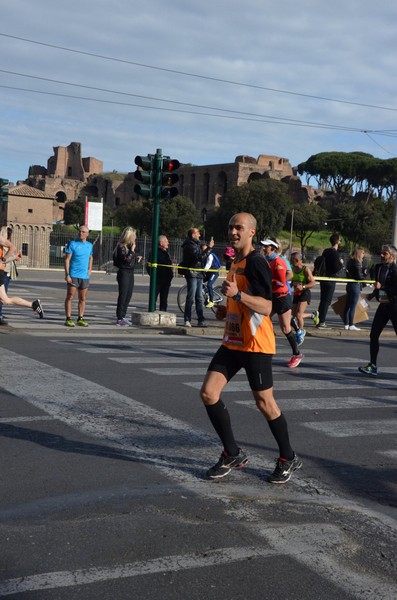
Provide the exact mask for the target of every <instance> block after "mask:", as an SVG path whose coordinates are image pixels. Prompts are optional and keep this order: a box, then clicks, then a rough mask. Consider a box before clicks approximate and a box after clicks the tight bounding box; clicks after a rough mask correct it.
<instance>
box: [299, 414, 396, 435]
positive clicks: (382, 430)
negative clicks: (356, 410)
mask: <svg viewBox="0 0 397 600" xmlns="http://www.w3.org/2000/svg"><path fill="white" fill-rule="evenodd" d="M302 426H303V427H307V428H308V429H313V430H314V431H319V432H320V433H322V434H324V435H327V436H328V437H336V438H342V437H357V436H360V435H365V436H369V435H382V436H383V435H395V434H396V433H397V419H392V420H387V421H386V420H385V419H383V420H382V419H379V420H377V421H361V420H360V421H358V420H357V421H323V422H321V423H302Z"/></svg>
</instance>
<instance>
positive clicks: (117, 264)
mask: <svg viewBox="0 0 397 600" xmlns="http://www.w3.org/2000/svg"><path fill="white" fill-rule="evenodd" d="M117 249H118V246H116V247H115V249H114V250H113V266H114V267H120V266H121V265H120V257H119V254H118V252H117Z"/></svg>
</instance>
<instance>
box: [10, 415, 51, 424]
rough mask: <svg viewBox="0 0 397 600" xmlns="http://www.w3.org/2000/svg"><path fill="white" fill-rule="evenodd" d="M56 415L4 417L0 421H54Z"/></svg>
mask: <svg viewBox="0 0 397 600" xmlns="http://www.w3.org/2000/svg"><path fill="white" fill-rule="evenodd" d="M53 419H55V417H52V416H51V415H44V416H35V417H3V418H2V419H0V423H26V422H30V421H52V420H53Z"/></svg>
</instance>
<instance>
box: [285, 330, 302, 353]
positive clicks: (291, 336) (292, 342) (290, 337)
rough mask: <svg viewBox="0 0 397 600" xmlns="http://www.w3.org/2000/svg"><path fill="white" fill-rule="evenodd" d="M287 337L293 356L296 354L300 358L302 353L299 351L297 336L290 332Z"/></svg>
mask: <svg viewBox="0 0 397 600" xmlns="http://www.w3.org/2000/svg"><path fill="white" fill-rule="evenodd" d="M285 337H286V338H287V340H288V343H289V345H290V346H291V349H292V354H294V355H295V356H298V354H300V352H299V349H298V344H297V341H296V337H295V334H294V333H292V331H290V332H289V333H287V334H286V335H285Z"/></svg>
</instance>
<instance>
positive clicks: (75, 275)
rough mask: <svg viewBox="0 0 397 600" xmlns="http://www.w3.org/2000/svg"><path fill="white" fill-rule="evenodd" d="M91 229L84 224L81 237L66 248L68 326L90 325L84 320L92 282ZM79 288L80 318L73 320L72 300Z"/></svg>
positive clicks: (80, 233) (66, 311)
mask: <svg viewBox="0 0 397 600" xmlns="http://www.w3.org/2000/svg"><path fill="white" fill-rule="evenodd" d="M88 234H89V229H88V227H86V226H85V225H82V226H81V227H80V229H79V238H78V239H77V240H72V241H71V242H69V244H68V245H67V246H66V248H65V252H66V256H65V281H66V283H67V292H66V299H65V314H66V321H65V325H66V327H74V326H75V325H79V326H80V327H88V323H87V322H86V321H85V320H84V311H85V303H86V298H87V293H88V286H89V283H90V275H91V270H92V258H93V257H92V252H93V246H92V244H91V242H89V241H88V240H87V237H88ZM76 290H78V319H77V322H76V323H74V321H73V320H72V302H73V298H74V296H75V294H76Z"/></svg>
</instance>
